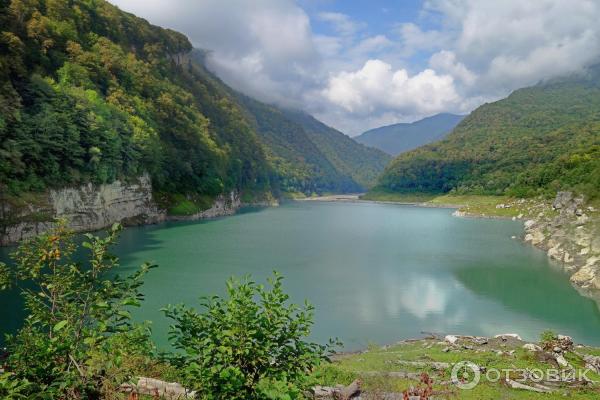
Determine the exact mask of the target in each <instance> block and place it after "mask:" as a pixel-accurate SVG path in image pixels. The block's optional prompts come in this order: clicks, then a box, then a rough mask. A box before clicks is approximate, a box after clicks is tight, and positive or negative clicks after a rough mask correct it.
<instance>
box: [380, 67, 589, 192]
mask: <svg viewBox="0 0 600 400" xmlns="http://www.w3.org/2000/svg"><path fill="white" fill-rule="evenodd" d="M376 190H379V191H388V192H389V191H392V192H400V193H402V192H430V193H444V192H449V191H454V192H457V193H474V194H497V195H510V196H516V197H522V196H536V195H546V196H554V195H555V194H556V192H557V191H562V190H571V191H576V192H579V193H582V194H585V195H586V196H587V197H588V198H594V197H596V198H598V197H600V65H596V66H593V67H590V68H589V69H588V70H586V71H584V72H583V73H580V74H573V75H570V76H565V77H561V78H556V79H552V80H549V81H545V82H541V83H539V84H537V85H535V86H531V87H527V88H523V89H519V90H516V91H514V92H513V93H512V94H511V95H510V96H508V97H507V98H505V99H502V100H499V101H496V102H494V103H487V104H484V105H482V106H480V107H479V108H477V109H476V110H475V111H473V112H472V113H471V114H470V115H469V116H468V117H467V118H465V119H464V120H463V121H462V122H461V123H460V124H459V125H458V126H457V127H456V129H454V130H453V131H452V133H451V134H450V135H448V136H447V137H446V138H445V139H443V140H441V141H438V142H435V143H431V144H428V145H426V146H423V147H420V148H418V149H415V150H412V151H410V152H407V153H403V154H401V155H399V156H398V157H396V158H395V159H394V160H393V161H392V162H391V163H390V164H389V165H388V166H387V167H386V171H385V173H384V174H383V175H382V176H381V177H380V179H379V183H378V186H377V188H376Z"/></svg>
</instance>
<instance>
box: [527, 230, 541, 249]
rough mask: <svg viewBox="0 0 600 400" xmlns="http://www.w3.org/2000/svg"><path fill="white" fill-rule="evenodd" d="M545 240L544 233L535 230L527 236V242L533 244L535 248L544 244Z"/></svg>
mask: <svg viewBox="0 0 600 400" xmlns="http://www.w3.org/2000/svg"><path fill="white" fill-rule="evenodd" d="M544 239H545V236H544V233H543V232H542V231H539V230H533V231H531V232H530V233H528V234H526V235H525V241H526V242H531V244H533V245H534V246H535V245H536V244H539V243H542V242H543V241H544Z"/></svg>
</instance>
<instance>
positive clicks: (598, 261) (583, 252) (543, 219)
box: [524, 192, 600, 301]
mask: <svg viewBox="0 0 600 400" xmlns="http://www.w3.org/2000/svg"><path fill="white" fill-rule="evenodd" d="M532 211H535V212H537V214H535V213H534V214H535V216H534V217H532V218H531V219H528V220H527V221H525V237H524V241H525V242H527V243H530V244H532V245H533V246H535V247H538V248H540V249H542V250H544V251H546V252H547V254H548V257H550V258H551V259H553V260H555V261H556V262H558V263H559V264H560V265H561V266H562V268H563V270H564V271H566V272H567V273H569V275H570V280H571V283H573V285H574V286H575V287H576V288H577V289H579V290H580V292H581V293H582V294H584V295H586V296H588V297H592V298H593V299H595V300H596V301H598V300H600V235H599V232H600V213H599V212H598V210H596V209H595V208H594V207H592V206H586V204H585V199H584V198H583V197H581V196H579V197H577V196H575V195H573V193H571V192H559V193H558V194H557V196H556V199H555V200H554V201H553V202H552V203H551V204H546V203H540V204H539V205H538V206H537V207H536V209H534V210H532Z"/></svg>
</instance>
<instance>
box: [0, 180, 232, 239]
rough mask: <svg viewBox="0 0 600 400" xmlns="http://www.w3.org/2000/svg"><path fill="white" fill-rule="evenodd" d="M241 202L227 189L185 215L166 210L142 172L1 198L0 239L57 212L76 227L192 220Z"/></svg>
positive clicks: (35, 227) (50, 219)
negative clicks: (207, 204)
mask: <svg viewBox="0 0 600 400" xmlns="http://www.w3.org/2000/svg"><path fill="white" fill-rule="evenodd" d="M241 206H242V203H241V201H240V198H239V195H238V194H237V193H235V192H231V193H229V194H227V195H221V196H219V197H217V198H216V199H215V202H214V203H213V205H212V207H211V208H209V209H207V210H204V211H202V212H199V213H197V214H194V215H190V216H178V217H172V216H168V215H167V213H166V211H164V210H161V209H159V207H158V206H157V205H156V203H155V202H154V200H153V198H152V185H151V182H150V178H149V177H148V176H147V175H144V176H141V177H139V178H138V179H135V180H133V181H131V182H122V181H115V182H113V183H110V184H104V185H93V184H91V183H90V184H87V185H83V186H80V187H77V188H63V189H59V190H50V191H49V192H47V193H44V194H40V195H36V196H28V197H27V198H21V199H19V200H15V199H12V200H11V201H8V200H7V199H0V245H4V246H5V245H10V244H14V243H17V242H19V241H20V240H23V239H27V238H30V237H32V236H35V235H37V234H39V233H42V232H44V231H47V230H48V229H49V228H50V227H51V226H52V225H53V224H54V221H55V219H56V218H64V219H66V220H67V221H68V224H69V227H70V228H71V229H73V230H74V231H76V232H86V231H94V230H98V229H102V228H105V227H107V226H110V225H112V224H113V223H115V222H120V223H122V224H124V225H141V224H153V223H158V222H161V221H165V220H168V219H173V220H175V219H176V220H195V219H204V218H214V217H218V216H223V215H231V214H234V213H235V212H236V211H237V210H238V209H239V208H240V207H241Z"/></svg>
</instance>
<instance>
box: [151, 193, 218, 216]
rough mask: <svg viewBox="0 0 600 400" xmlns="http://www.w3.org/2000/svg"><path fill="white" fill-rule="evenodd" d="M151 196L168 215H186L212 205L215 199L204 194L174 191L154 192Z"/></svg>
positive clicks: (206, 208)
mask: <svg viewBox="0 0 600 400" xmlns="http://www.w3.org/2000/svg"><path fill="white" fill-rule="evenodd" d="M153 197H154V199H155V201H156V203H157V204H158V206H159V207H160V208H162V209H164V210H167V213H168V214H169V215H173V216H188V215H194V214H197V213H199V212H201V211H204V210H208V209H209V208H211V207H212V205H213V203H214V201H215V199H214V198H213V197H210V196H206V195H199V194H195V195H188V196H186V195H183V194H178V193H176V194H174V193H164V192H159V193H154V194H153Z"/></svg>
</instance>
